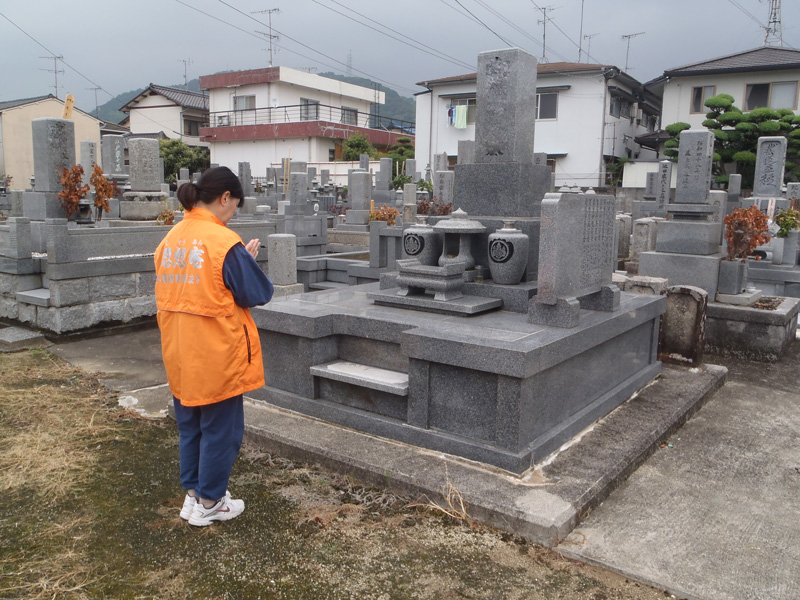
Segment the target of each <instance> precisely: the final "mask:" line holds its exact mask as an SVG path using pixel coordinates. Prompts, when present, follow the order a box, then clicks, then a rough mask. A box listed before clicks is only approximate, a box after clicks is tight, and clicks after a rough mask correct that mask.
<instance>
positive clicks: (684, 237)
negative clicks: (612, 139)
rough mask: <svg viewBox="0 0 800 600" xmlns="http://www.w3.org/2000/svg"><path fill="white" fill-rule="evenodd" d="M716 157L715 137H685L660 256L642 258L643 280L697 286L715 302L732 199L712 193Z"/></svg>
mask: <svg viewBox="0 0 800 600" xmlns="http://www.w3.org/2000/svg"><path fill="white" fill-rule="evenodd" d="M713 155H714V134H713V132H711V131H708V130H707V129H702V130H699V129H690V130H687V131H684V132H682V133H681V138H680V146H679V147H678V176H677V183H676V188H675V202H674V203H672V204H668V205H667V214H668V215H669V216H670V219H669V220H668V221H662V222H660V223H659V224H658V238H657V240H656V249H655V252H642V254H641V257H640V261H639V274H640V275H645V276H648V277H663V278H666V279H668V280H669V283H670V285H690V286H696V287H699V288H702V289H704V290H706V292H707V293H708V295H709V297H710V298H716V294H717V285H718V282H719V263H720V260H721V258H722V254H721V247H720V244H721V241H722V217H723V216H724V214H725V206H724V205H725V200H726V198H727V194H726V193H725V192H723V191H721V190H715V191H711V190H710V188H711V167H712V161H713Z"/></svg>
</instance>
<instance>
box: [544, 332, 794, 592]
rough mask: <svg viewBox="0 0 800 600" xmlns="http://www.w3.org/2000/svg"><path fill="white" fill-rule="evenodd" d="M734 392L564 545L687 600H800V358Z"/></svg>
mask: <svg viewBox="0 0 800 600" xmlns="http://www.w3.org/2000/svg"><path fill="white" fill-rule="evenodd" d="M798 346H800V344H798V343H797V342H795V348H794V349H793V350H792V352H791V355H790V356H789V357H787V358H786V359H785V360H784V361H782V362H781V363H779V364H777V365H763V364H759V363H743V362H740V361H733V360H729V361H720V360H716V361H715V362H724V363H726V364H727V366H728V367H729V373H728V383H727V384H726V385H725V387H724V388H722V389H721V390H720V391H719V392H717V394H716V395H715V396H714V397H713V398H712V399H711V400H709V402H708V403H707V404H706V405H705V406H704V407H703V408H702V410H700V411H699V412H698V413H697V414H696V415H695V416H694V418H692V420H690V421H689V422H688V423H686V424H685V425H684V426H683V427H682V428H681V429H680V430H679V431H677V432H676V433H675V434H674V435H673V436H672V438H670V440H669V444H668V445H667V446H666V447H664V448H662V449H661V450H660V451H659V452H657V453H656V454H655V455H653V456H652V457H651V458H650V459H649V460H648V461H647V462H646V463H645V464H644V465H642V466H641V467H640V468H639V469H638V470H637V471H636V472H635V473H634V474H633V475H632V476H631V477H630V478H629V479H628V480H627V481H626V482H625V483H623V484H622V486H620V487H619V488H618V489H617V490H616V491H615V492H613V493H612V494H611V496H610V497H609V498H608V499H607V500H606V502H605V503H604V504H603V505H602V506H601V507H599V508H598V509H596V510H595V511H594V512H593V513H592V514H591V515H589V517H588V518H587V519H586V521H585V522H584V523H583V524H581V525H580V526H579V527H578V528H577V529H575V530H574V531H573V533H572V534H571V535H570V536H569V537H568V538H567V539H566V540H565V541H564V542H562V544H561V545H560V546H559V549H560V550H562V551H563V552H564V553H565V554H568V555H570V556H573V557H575V558H578V559H581V560H586V561H588V562H593V563H597V564H600V565H603V566H606V567H609V568H611V569H614V570H616V571H619V572H621V573H623V574H626V575H629V576H630V577H633V578H635V579H638V580H641V581H644V582H647V583H651V584H653V585H655V586H656V587H660V588H663V589H667V590H669V591H670V592H671V593H673V594H676V595H677V596H680V597H686V598H698V599H709V600H710V599H714V600H734V599H735V600H741V599H744V598H752V599H764V600H767V599H769V600H784V599H785V600H790V599H796V598H800V390H799V389H798V384H797V374H798V372H799V371H798V368H800V359H799V358H798V355H800V352H798Z"/></svg>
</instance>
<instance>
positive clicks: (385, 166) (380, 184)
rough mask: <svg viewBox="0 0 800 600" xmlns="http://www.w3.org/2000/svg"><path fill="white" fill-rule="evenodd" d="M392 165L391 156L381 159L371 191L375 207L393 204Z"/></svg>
mask: <svg viewBox="0 0 800 600" xmlns="http://www.w3.org/2000/svg"><path fill="white" fill-rule="evenodd" d="M393 166H394V161H393V160H392V159H391V158H382V159H381V168H380V170H379V171H378V173H377V175H376V176H375V189H374V190H373V191H372V199H373V200H375V208H378V207H379V206H384V205H386V206H388V207H392V206H394V205H395V193H394V191H393V190H392V178H393V177H394V176H393V175H392V168H393ZM367 210H369V206H367Z"/></svg>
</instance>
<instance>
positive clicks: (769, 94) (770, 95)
mask: <svg viewBox="0 0 800 600" xmlns="http://www.w3.org/2000/svg"><path fill="white" fill-rule="evenodd" d="M798 81H800V50H793V49H790V48H778V47H773V46H763V47H761V48H755V49H753V50H746V51H744V52H738V53H736V54H729V55H727V56H721V57H719V58H712V59H711V60H705V61H702V62H698V63H694V64H691V65H684V66H682V67H675V68H674V69H667V70H666V71H664V74H663V75H662V76H661V77H658V78H656V79H654V80H652V81H650V82H648V83H647V84H646V85H647V88H648V89H649V90H651V91H653V92H654V93H656V94H662V93H663V108H662V113H661V122H662V124H663V125H670V124H671V123H677V122H684V123H689V125H691V126H692V128H693V129H696V128H699V127H702V123H703V121H704V120H705V119H706V113H707V112H708V108H706V107H705V106H704V105H703V104H704V103H705V101H706V100H707V99H708V98H710V97H711V96H716V95H717V94H729V95H731V96H733V99H734V104H735V105H736V106H738V107H739V108H740V109H742V110H743V111H745V112H748V111H751V110H753V109H754V108H760V107H763V106H769V107H771V108H776V109H777V108H788V109H791V110H797V96H798Z"/></svg>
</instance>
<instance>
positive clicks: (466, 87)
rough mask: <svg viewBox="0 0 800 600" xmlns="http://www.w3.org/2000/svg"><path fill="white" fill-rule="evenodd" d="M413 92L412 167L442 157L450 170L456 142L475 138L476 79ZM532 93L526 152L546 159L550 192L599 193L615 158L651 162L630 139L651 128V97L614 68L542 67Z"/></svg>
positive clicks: (656, 105) (654, 111)
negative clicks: (562, 188)
mask: <svg viewBox="0 0 800 600" xmlns="http://www.w3.org/2000/svg"><path fill="white" fill-rule="evenodd" d="M417 85H420V86H423V87H425V88H427V90H426V91H424V92H420V93H418V94H416V102H417V111H416V133H417V135H416V159H417V165H418V166H419V167H420V168H424V167H425V165H426V164H428V165H433V156H434V155H435V154H441V153H442V152H446V153H447V154H448V156H449V157H450V163H451V164H455V162H456V157H457V153H458V142H459V140H474V139H475V110H476V106H475V102H476V86H477V75H476V74H475V73H471V74H468V75H460V76H456V77H445V78H443V79H435V80H432V81H422V82H420V83H418V84H417ZM537 92H538V93H537V96H536V97H537V106H536V107H535V110H536V111H537V115H536V135H535V142H534V149H535V151H536V152H544V153H547V158H548V164H550V165H551V167H552V168H553V170H554V172H555V176H556V185H570V186H582V187H588V186H592V187H597V186H602V185H605V184H606V183H607V181H606V165H607V163H608V162H610V161H613V160H614V159H615V158H619V157H628V158H641V159H645V158H655V156H656V155H655V152H654V151H652V150H650V149H648V148H643V147H641V146H640V145H639V144H637V143H636V142H635V141H634V138H635V137H636V136H639V135H643V134H646V133H648V132H652V131H655V130H656V129H657V127H658V115H659V112H660V101H659V98H658V97H657V96H655V95H653V94H652V93H649V92H647V91H646V90H645V89H644V86H643V85H642V84H641V83H639V82H638V81H637V80H636V79H634V78H633V77H631V76H630V75H627V74H626V73H623V72H622V71H620V69H618V68H617V67H614V66H612V65H592V64H584V63H563V62H561V63H543V64H540V65H539V67H538V78H537ZM458 106H467V109H466V123H464V122H463V119H461V122H459V120H458V119H456V118H455V117H456V114H457V112H458V111H459V109H458V108H457V107H458ZM461 111H462V112H463V109H461Z"/></svg>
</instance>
